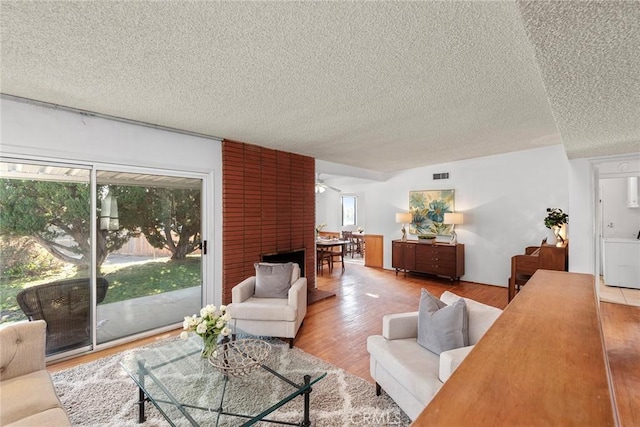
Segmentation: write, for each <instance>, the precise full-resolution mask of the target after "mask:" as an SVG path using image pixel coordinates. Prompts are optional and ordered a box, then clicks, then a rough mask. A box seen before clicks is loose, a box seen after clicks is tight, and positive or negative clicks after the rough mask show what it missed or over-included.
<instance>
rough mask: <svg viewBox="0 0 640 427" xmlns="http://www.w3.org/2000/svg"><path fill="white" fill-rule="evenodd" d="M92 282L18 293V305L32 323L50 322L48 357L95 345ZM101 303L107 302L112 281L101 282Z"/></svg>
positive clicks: (69, 282) (62, 282)
mask: <svg viewBox="0 0 640 427" xmlns="http://www.w3.org/2000/svg"><path fill="white" fill-rule="evenodd" d="M89 284H90V282H89V279H88V278H83V279H68V280H60V281H56V282H51V283H45V284H43V285H37V286H32V287H30V288H27V289H24V290H22V291H20V293H18V296H17V299H18V305H20V308H21V309H22V311H23V312H24V314H26V315H27V317H28V318H29V320H44V321H46V322H47V354H51V353H55V352H58V351H62V350H65V349H68V348H70V347H74V346H80V345H86V344H90V343H91V332H90V331H91V323H90V319H91V307H90V303H91V290H90V287H89ZM96 286H97V302H98V303H100V302H102V301H103V300H104V297H105V296H106V294H107V288H108V287H109V282H107V279H105V278H103V277H99V278H98V279H97V284H96Z"/></svg>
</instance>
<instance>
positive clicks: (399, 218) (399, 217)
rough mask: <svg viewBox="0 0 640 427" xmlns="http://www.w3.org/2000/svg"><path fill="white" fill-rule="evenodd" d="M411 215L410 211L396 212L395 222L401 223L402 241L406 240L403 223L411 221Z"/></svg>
mask: <svg viewBox="0 0 640 427" xmlns="http://www.w3.org/2000/svg"><path fill="white" fill-rule="evenodd" d="M412 220H413V217H412V216H411V212H398V213H397V214H396V224H402V241H403V242H406V241H407V230H406V229H405V228H404V225H405V224H409V223H411V221H412Z"/></svg>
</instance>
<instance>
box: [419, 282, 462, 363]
mask: <svg viewBox="0 0 640 427" xmlns="http://www.w3.org/2000/svg"><path fill="white" fill-rule="evenodd" d="M418 344H420V345H421V346H422V347H424V348H426V349H427V350H429V351H430V352H432V353H435V354H440V353H442V352H443V351H447V350H453V349H454V348H460V347H465V346H467V345H469V314H468V313H467V305H466V303H465V302H464V299H462V298H460V299H459V300H458V301H456V302H455V303H453V304H451V305H447V304H445V303H443V302H442V301H440V300H439V299H438V298H436V297H434V296H433V295H431V294H430V293H429V292H428V291H426V290H425V289H423V290H422V292H421V294H420V305H419V308H418Z"/></svg>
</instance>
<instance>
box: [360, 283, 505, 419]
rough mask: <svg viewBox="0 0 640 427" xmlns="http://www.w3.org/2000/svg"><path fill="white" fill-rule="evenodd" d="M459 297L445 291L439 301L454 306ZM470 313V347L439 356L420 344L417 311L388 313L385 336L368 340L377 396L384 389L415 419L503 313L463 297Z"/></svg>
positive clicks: (384, 326) (371, 337) (385, 321)
mask: <svg viewBox="0 0 640 427" xmlns="http://www.w3.org/2000/svg"><path fill="white" fill-rule="evenodd" d="M459 298H460V297H459V296H457V295H455V294H453V293H451V292H449V291H445V292H444V293H443V294H442V296H441V297H440V300H441V301H443V302H444V303H446V304H447V305H451V304H453V303H454V302H456V301H457V300H458V299H459ZM464 300H465V303H466V305H467V310H468V314H469V344H470V345H469V346H468V347H462V348H457V349H454V350H448V351H445V352H443V353H442V354H440V355H439V356H438V355H437V354H435V353H432V352H430V351H429V350H427V349H425V348H424V347H422V346H421V345H419V344H418V342H417V340H416V338H417V336H418V312H417V311H416V312H411V313H400V314H388V315H385V316H384V317H383V319H382V335H373V336H370V337H368V338H367V351H368V352H369V354H370V355H371V358H370V371H371V376H372V377H373V379H374V380H375V381H376V394H378V395H379V394H380V391H381V390H380V389H383V390H384V391H385V392H386V393H387V394H388V395H389V396H390V397H391V398H392V399H393V400H394V401H395V402H396V403H397V404H398V406H400V408H401V409H402V410H403V411H404V412H405V413H406V414H407V415H408V416H409V418H411V419H412V420H415V419H416V418H417V417H418V415H420V412H422V410H423V409H424V408H425V406H427V404H428V403H429V401H431V399H432V398H433V396H434V395H435V394H436V393H437V392H438V390H439V389H440V387H441V386H442V384H443V383H444V382H445V381H446V380H447V379H448V378H449V377H450V376H451V374H452V373H453V371H455V370H456V368H457V367H458V366H459V365H460V363H461V362H462V360H463V359H464V358H465V357H466V356H467V354H469V352H470V351H471V350H472V349H473V347H474V345H475V344H476V343H477V342H478V341H479V340H480V338H482V335H484V333H485V332H486V331H487V330H488V329H489V327H490V326H491V325H492V324H493V322H494V321H495V320H496V319H497V318H498V316H500V314H501V313H502V310H500V309H498V308H495V307H491V306H488V305H486V304H482V303H479V302H477V301H474V300H471V299H468V298H464Z"/></svg>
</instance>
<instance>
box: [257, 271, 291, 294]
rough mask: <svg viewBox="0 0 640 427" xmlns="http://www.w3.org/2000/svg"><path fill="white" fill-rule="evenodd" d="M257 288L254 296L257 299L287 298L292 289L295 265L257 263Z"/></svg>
mask: <svg viewBox="0 0 640 427" xmlns="http://www.w3.org/2000/svg"><path fill="white" fill-rule="evenodd" d="M253 266H254V267H255V269H256V288H255V291H254V293H253V294H254V296H255V297H257V298H287V297H288V295H289V288H291V273H292V272H293V263H292V262H288V263H286V264H270V263H255V264H253Z"/></svg>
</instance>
